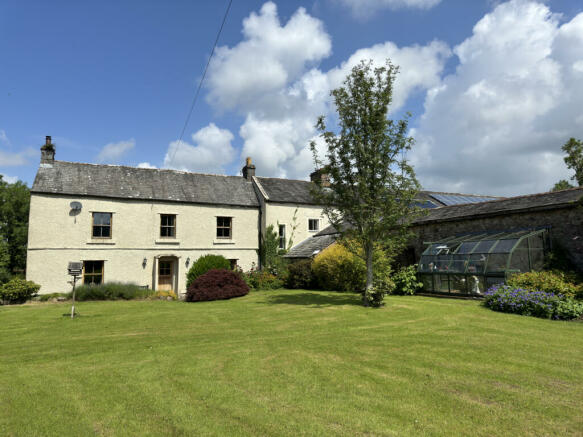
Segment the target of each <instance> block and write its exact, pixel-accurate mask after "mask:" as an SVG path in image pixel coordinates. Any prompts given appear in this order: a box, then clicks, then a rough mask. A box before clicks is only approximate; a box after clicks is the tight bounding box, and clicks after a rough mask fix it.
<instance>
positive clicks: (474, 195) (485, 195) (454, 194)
mask: <svg viewBox="0 0 583 437" xmlns="http://www.w3.org/2000/svg"><path fill="white" fill-rule="evenodd" d="M421 193H425V194H428V195H431V194H445V195H450V196H472V197H492V198H496V199H508V197H503V196H491V195H488V194H470V193H448V192H446V191H428V190H421Z"/></svg>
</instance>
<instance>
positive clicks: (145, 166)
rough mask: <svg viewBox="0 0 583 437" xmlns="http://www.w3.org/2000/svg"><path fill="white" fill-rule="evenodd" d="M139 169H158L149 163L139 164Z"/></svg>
mask: <svg viewBox="0 0 583 437" xmlns="http://www.w3.org/2000/svg"><path fill="white" fill-rule="evenodd" d="M138 168H157V167H156V166H155V165H152V164H150V163H149V162H140V163H139V164H138Z"/></svg>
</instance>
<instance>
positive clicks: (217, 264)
mask: <svg viewBox="0 0 583 437" xmlns="http://www.w3.org/2000/svg"><path fill="white" fill-rule="evenodd" d="M212 269H223V270H231V262H230V261H229V260H228V259H227V258H225V257H224V256H222V255H210V254H209V255H203V256H201V257H200V258H199V259H197V260H196V261H195V262H194V264H192V267H190V270H188V273H187V274H186V288H188V287H190V285H191V284H192V283H193V282H194V281H195V280H196V278H198V277H199V276H202V275H204V274H205V273H206V272H208V271H209V270H212Z"/></svg>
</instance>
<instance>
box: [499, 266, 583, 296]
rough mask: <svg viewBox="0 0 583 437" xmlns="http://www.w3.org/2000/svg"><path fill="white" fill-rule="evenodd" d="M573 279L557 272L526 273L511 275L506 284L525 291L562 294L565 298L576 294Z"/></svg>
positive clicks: (571, 276)
mask: <svg viewBox="0 0 583 437" xmlns="http://www.w3.org/2000/svg"><path fill="white" fill-rule="evenodd" d="M574 279H575V278H574V277H573V275H569V274H567V273H565V272H561V271H559V270H549V271H542V272H526V273H518V274H515V275H512V276H511V277H510V278H508V281H507V284H508V285H510V286H511V287H514V288H524V289H527V290H542V291H546V292H548V293H555V294H562V295H563V296H566V297H574V296H575V295H576V294H577V286H576V285H575V284H574V283H572V281H573V280H574Z"/></svg>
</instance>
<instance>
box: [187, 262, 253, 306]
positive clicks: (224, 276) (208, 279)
mask: <svg viewBox="0 0 583 437" xmlns="http://www.w3.org/2000/svg"><path fill="white" fill-rule="evenodd" d="M247 293H249V287H248V286H247V284H245V281H243V278H241V275H240V274H238V273H236V272H233V271H231V270H223V269H212V270H209V271H208V272H206V273H205V274H204V275H202V276H199V277H198V278H197V279H196V280H195V281H194V282H193V283H192V284H191V285H190V287H188V290H187V291H186V301H187V302H199V301H206V300H218V299H230V298H232V297H238V296H244V295H246V294H247Z"/></svg>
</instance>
